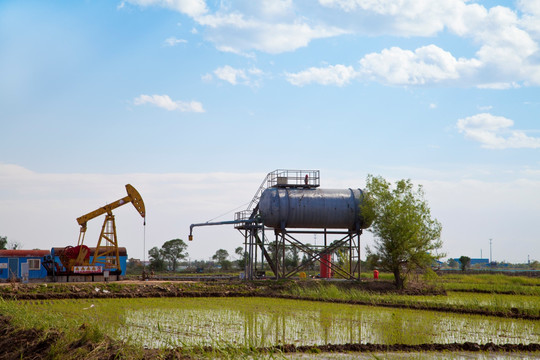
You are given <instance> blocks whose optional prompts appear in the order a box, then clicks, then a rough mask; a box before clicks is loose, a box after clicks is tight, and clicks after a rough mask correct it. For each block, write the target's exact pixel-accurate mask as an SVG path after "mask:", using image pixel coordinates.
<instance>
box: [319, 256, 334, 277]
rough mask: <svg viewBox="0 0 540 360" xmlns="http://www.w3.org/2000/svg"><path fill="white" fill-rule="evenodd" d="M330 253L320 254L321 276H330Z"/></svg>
mask: <svg viewBox="0 0 540 360" xmlns="http://www.w3.org/2000/svg"><path fill="white" fill-rule="evenodd" d="M331 261H332V254H328V253H325V254H322V255H321V278H323V279H329V278H331V277H332V262H331Z"/></svg>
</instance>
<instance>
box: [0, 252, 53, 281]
mask: <svg viewBox="0 0 540 360" xmlns="http://www.w3.org/2000/svg"><path fill="white" fill-rule="evenodd" d="M50 253H51V252H50V251H49V250H0V281H8V280H10V279H14V280H23V277H24V275H25V273H26V274H28V278H27V279H28V280H32V279H43V280H44V279H45V278H46V277H47V271H46V270H45V268H44V267H43V266H41V260H42V259H43V257H44V256H46V255H50Z"/></svg>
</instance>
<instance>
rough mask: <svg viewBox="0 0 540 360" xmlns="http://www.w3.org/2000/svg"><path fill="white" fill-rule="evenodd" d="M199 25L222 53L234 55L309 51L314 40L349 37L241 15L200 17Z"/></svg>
mask: <svg viewBox="0 0 540 360" xmlns="http://www.w3.org/2000/svg"><path fill="white" fill-rule="evenodd" d="M197 22H198V23H199V24H200V25H202V26H206V27H207V29H206V30H207V33H206V36H207V39H208V40H210V41H212V42H213V43H215V44H216V46H217V47H218V48H219V49H220V50H222V51H229V52H234V53H245V52H246V51H248V50H258V51H262V52H266V53H270V54H278V53H282V52H288V51H294V50H297V49H298V48H301V47H305V46H307V45H308V44H309V42H310V41H311V40H313V39H321V38H327V37H332V36H336V35H340V34H344V33H345V31H344V30H341V29H339V28H337V27H333V26H323V25H318V26H311V25H309V24H307V23H306V22H305V21H304V20H303V19H296V20H294V21H293V22H289V23H287V22H280V21H275V22H269V21H266V20H263V19H258V18H250V17H247V16H246V15H244V14H241V13H238V12H233V13H219V14H210V15H205V16H201V17H198V18H197Z"/></svg>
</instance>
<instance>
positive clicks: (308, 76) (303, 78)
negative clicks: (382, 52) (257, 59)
mask: <svg viewBox="0 0 540 360" xmlns="http://www.w3.org/2000/svg"><path fill="white" fill-rule="evenodd" d="M356 76H357V73H356V71H355V70H354V68H353V67H352V66H345V65H330V66H327V67H325V68H316V67H311V68H309V69H307V70H304V71H300V72H298V73H296V74H292V73H286V74H285V77H286V78H287V81H288V82H290V83H291V84H293V85H296V86H303V85H307V84H311V83H317V84H321V85H337V86H343V85H346V84H348V83H349V82H350V81H351V80H352V79H354V78H355V77H356Z"/></svg>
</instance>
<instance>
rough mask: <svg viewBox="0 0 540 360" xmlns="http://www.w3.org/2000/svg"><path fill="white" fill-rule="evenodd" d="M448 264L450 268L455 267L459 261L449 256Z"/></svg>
mask: <svg viewBox="0 0 540 360" xmlns="http://www.w3.org/2000/svg"><path fill="white" fill-rule="evenodd" d="M448 266H450V267H451V268H452V269H455V268H457V267H458V266H459V263H458V262H457V261H456V260H454V259H452V258H450V259H448Z"/></svg>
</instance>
